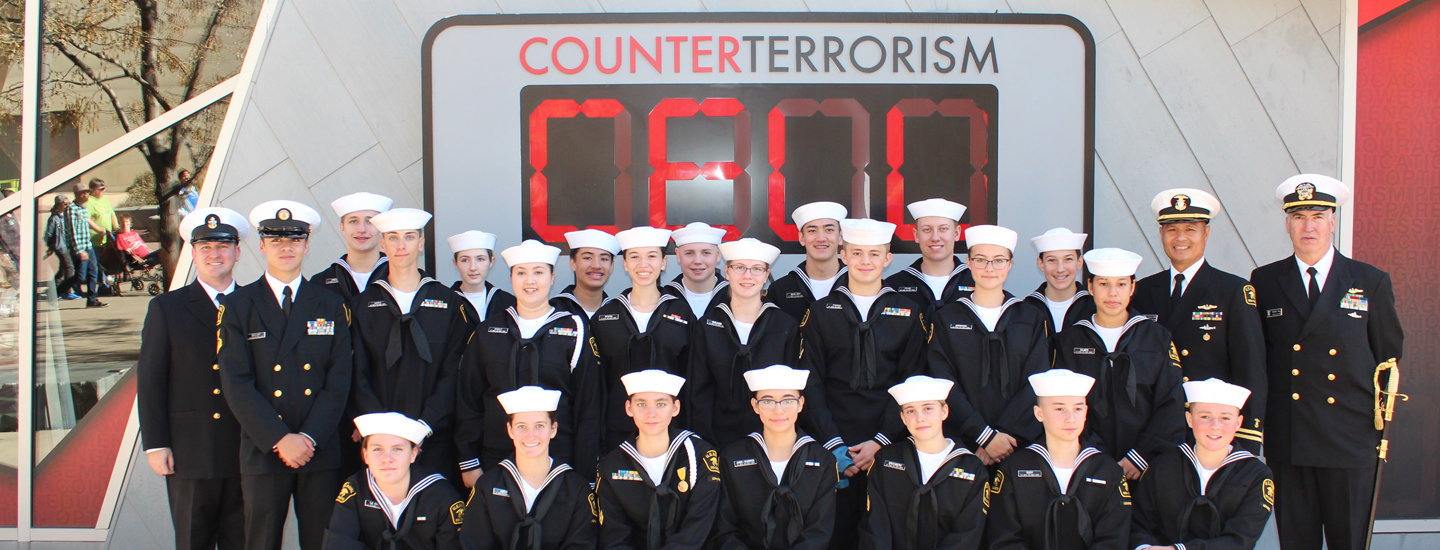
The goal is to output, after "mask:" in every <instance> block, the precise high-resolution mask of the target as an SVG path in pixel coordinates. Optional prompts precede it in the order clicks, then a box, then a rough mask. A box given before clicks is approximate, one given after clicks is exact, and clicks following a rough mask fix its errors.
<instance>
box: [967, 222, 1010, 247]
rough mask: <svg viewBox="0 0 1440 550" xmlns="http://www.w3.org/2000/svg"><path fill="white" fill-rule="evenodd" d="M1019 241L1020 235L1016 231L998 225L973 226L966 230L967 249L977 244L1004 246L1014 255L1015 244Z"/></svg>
mask: <svg viewBox="0 0 1440 550" xmlns="http://www.w3.org/2000/svg"><path fill="white" fill-rule="evenodd" d="M1019 240H1020V235H1019V234H1018V233H1016V232H1015V230H1013V229H1009V228H1005V227H1000V226H998V225H972V226H970V227H968V228H966V229H965V246H966V247H972V246H975V245H977V244H993V245H995V246H1003V247H1005V249H1006V250H1009V251H1010V253H1011V254H1014V253H1015V242H1016V241H1019Z"/></svg>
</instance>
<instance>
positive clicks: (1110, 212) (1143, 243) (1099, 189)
mask: <svg viewBox="0 0 1440 550" xmlns="http://www.w3.org/2000/svg"><path fill="white" fill-rule="evenodd" d="M1147 202H1148V201H1147ZM1130 208H1131V207H1130V206H1129V205H1127V204H1126V203H1125V199H1124V197H1123V196H1122V195H1121V193H1120V189H1119V188H1117V187H1116V185H1115V182H1114V180H1112V179H1111V178H1110V173H1109V172H1108V171H1107V170H1106V164H1105V163H1104V162H1102V161H1101V159H1100V158H1099V155H1096V159H1095V234H1094V235H1091V242H1093V243H1095V248H1109V247H1113V248H1123V249H1125V250H1129V251H1131V252H1134V253H1136V254H1139V255H1140V256H1142V257H1144V258H1145V261H1144V262H1142V263H1141V264H1140V270H1139V272H1138V273H1136V275H1137V276H1142V277H1143V276H1145V275H1147V274H1150V273H1154V272H1156V271H1159V270H1160V267H1161V266H1167V265H1169V263H1168V262H1163V261H1162V260H1163V259H1164V257H1165V256H1164V254H1160V253H1158V252H1156V251H1158V250H1160V243H1159V242H1156V243H1155V244H1154V245H1151V244H1150V242H1149V241H1148V240H1147V239H1149V238H1150V237H1152V236H1154V235H1155V231H1154V230H1153V229H1152V228H1151V224H1145V225H1141V224H1142V222H1141V221H1139V220H1137V219H1136V218H1135V217H1134V216H1132V215H1131V214H1130ZM1101 220H1105V221H1109V222H1110V223H1100V222H1101ZM1076 229H1077V228H1073V227H1072V228H1070V230H1071V231H1075V230H1076ZM1031 252H1034V249H1033V248H1032V249H1031ZM1020 290H1024V289H1020ZM1011 292H1014V289H1012V290H1011Z"/></svg>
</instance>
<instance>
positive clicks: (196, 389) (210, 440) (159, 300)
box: [136, 281, 240, 479]
mask: <svg viewBox="0 0 1440 550" xmlns="http://www.w3.org/2000/svg"><path fill="white" fill-rule="evenodd" d="M225 299H226V298H225V297H221V300H225ZM218 312H219V311H218V310H217V309H216V308H215V303H214V302H211V301H210V295H208V294H206V293H205V289H204V288H201V286H200V283H199V282H198V281H197V282H193V283H190V284H188V285H185V287H184V288H183V289H181V290H180V291H178V292H167V293H165V294H161V295H160V296H157V297H155V299H153V300H150V308H149V311H148V312H147V313H146V314H145V326H144V329H143V331H142V332H141V338H140V341H141V345H140V360H139V361H138V362H137V363H136V369H137V370H138V371H139V372H138V374H137V375H136V376H137V377H138V380H137V382H138V388H137V389H136V391H137V392H138V395H139V397H138V398H137V399H136V404H137V407H138V409H139V413H140V434H141V436H142V437H143V438H144V444H145V448H146V449H158V448H161V447H169V448H170V452H171V453H172V454H173V455H174V457H175V477H178V478H183V479H218V478H227V477H234V478H238V477H240V423H239V422H238V421H236V419H235V415H234V414H231V412H230V405H229V404H228V403H226V402H225V395H223V394H222V392H221V391H220V388H221V385H222V384H221V380H220V378H221V376H220V364H219V362H218V361H217V360H216V357H215V355H216V354H215V343H214V342H215V332H212V327H213V326H214V325H215V318H216V315H217V314H218Z"/></svg>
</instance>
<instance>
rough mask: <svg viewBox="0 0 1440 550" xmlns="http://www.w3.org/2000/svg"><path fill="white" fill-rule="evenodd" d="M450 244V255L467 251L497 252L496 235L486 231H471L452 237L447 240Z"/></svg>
mask: <svg viewBox="0 0 1440 550" xmlns="http://www.w3.org/2000/svg"><path fill="white" fill-rule="evenodd" d="M445 242H447V243H450V253H451V254H459V253H461V252H464V251H466V250H477V249H484V250H495V235H494V234H491V233H486V232H484V231H476V230H474V229H471V230H469V231H466V232H464V233H460V234H458V235H451V236H450V238H448V239H445Z"/></svg>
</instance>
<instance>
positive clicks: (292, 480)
mask: <svg viewBox="0 0 1440 550" xmlns="http://www.w3.org/2000/svg"><path fill="white" fill-rule="evenodd" d="M342 482H343V480H342V479H341V478H340V470H338V469H336V470H324V471H319V472H303V473H293V474H292V473H283V474H260V475H244V476H240V484H241V487H242V489H243V490H244V491H245V533H246V537H245V548H246V550H280V544H281V542H282V540H283V537H284V534H285V519H286V517H288V516H289V515H290V499H291V497H294V499H295V521H296V523H297V524H298V525H297V527H298V528H299V532H300V548H302V549H303V550H320V547H321V545H323V544H324V543H325V528H326V527H329V526H330V512H331V509H332V508H333V507H334V506H335V497H336V496H337V495H339V494H340V485H341V483H342Z"/></svg>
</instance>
